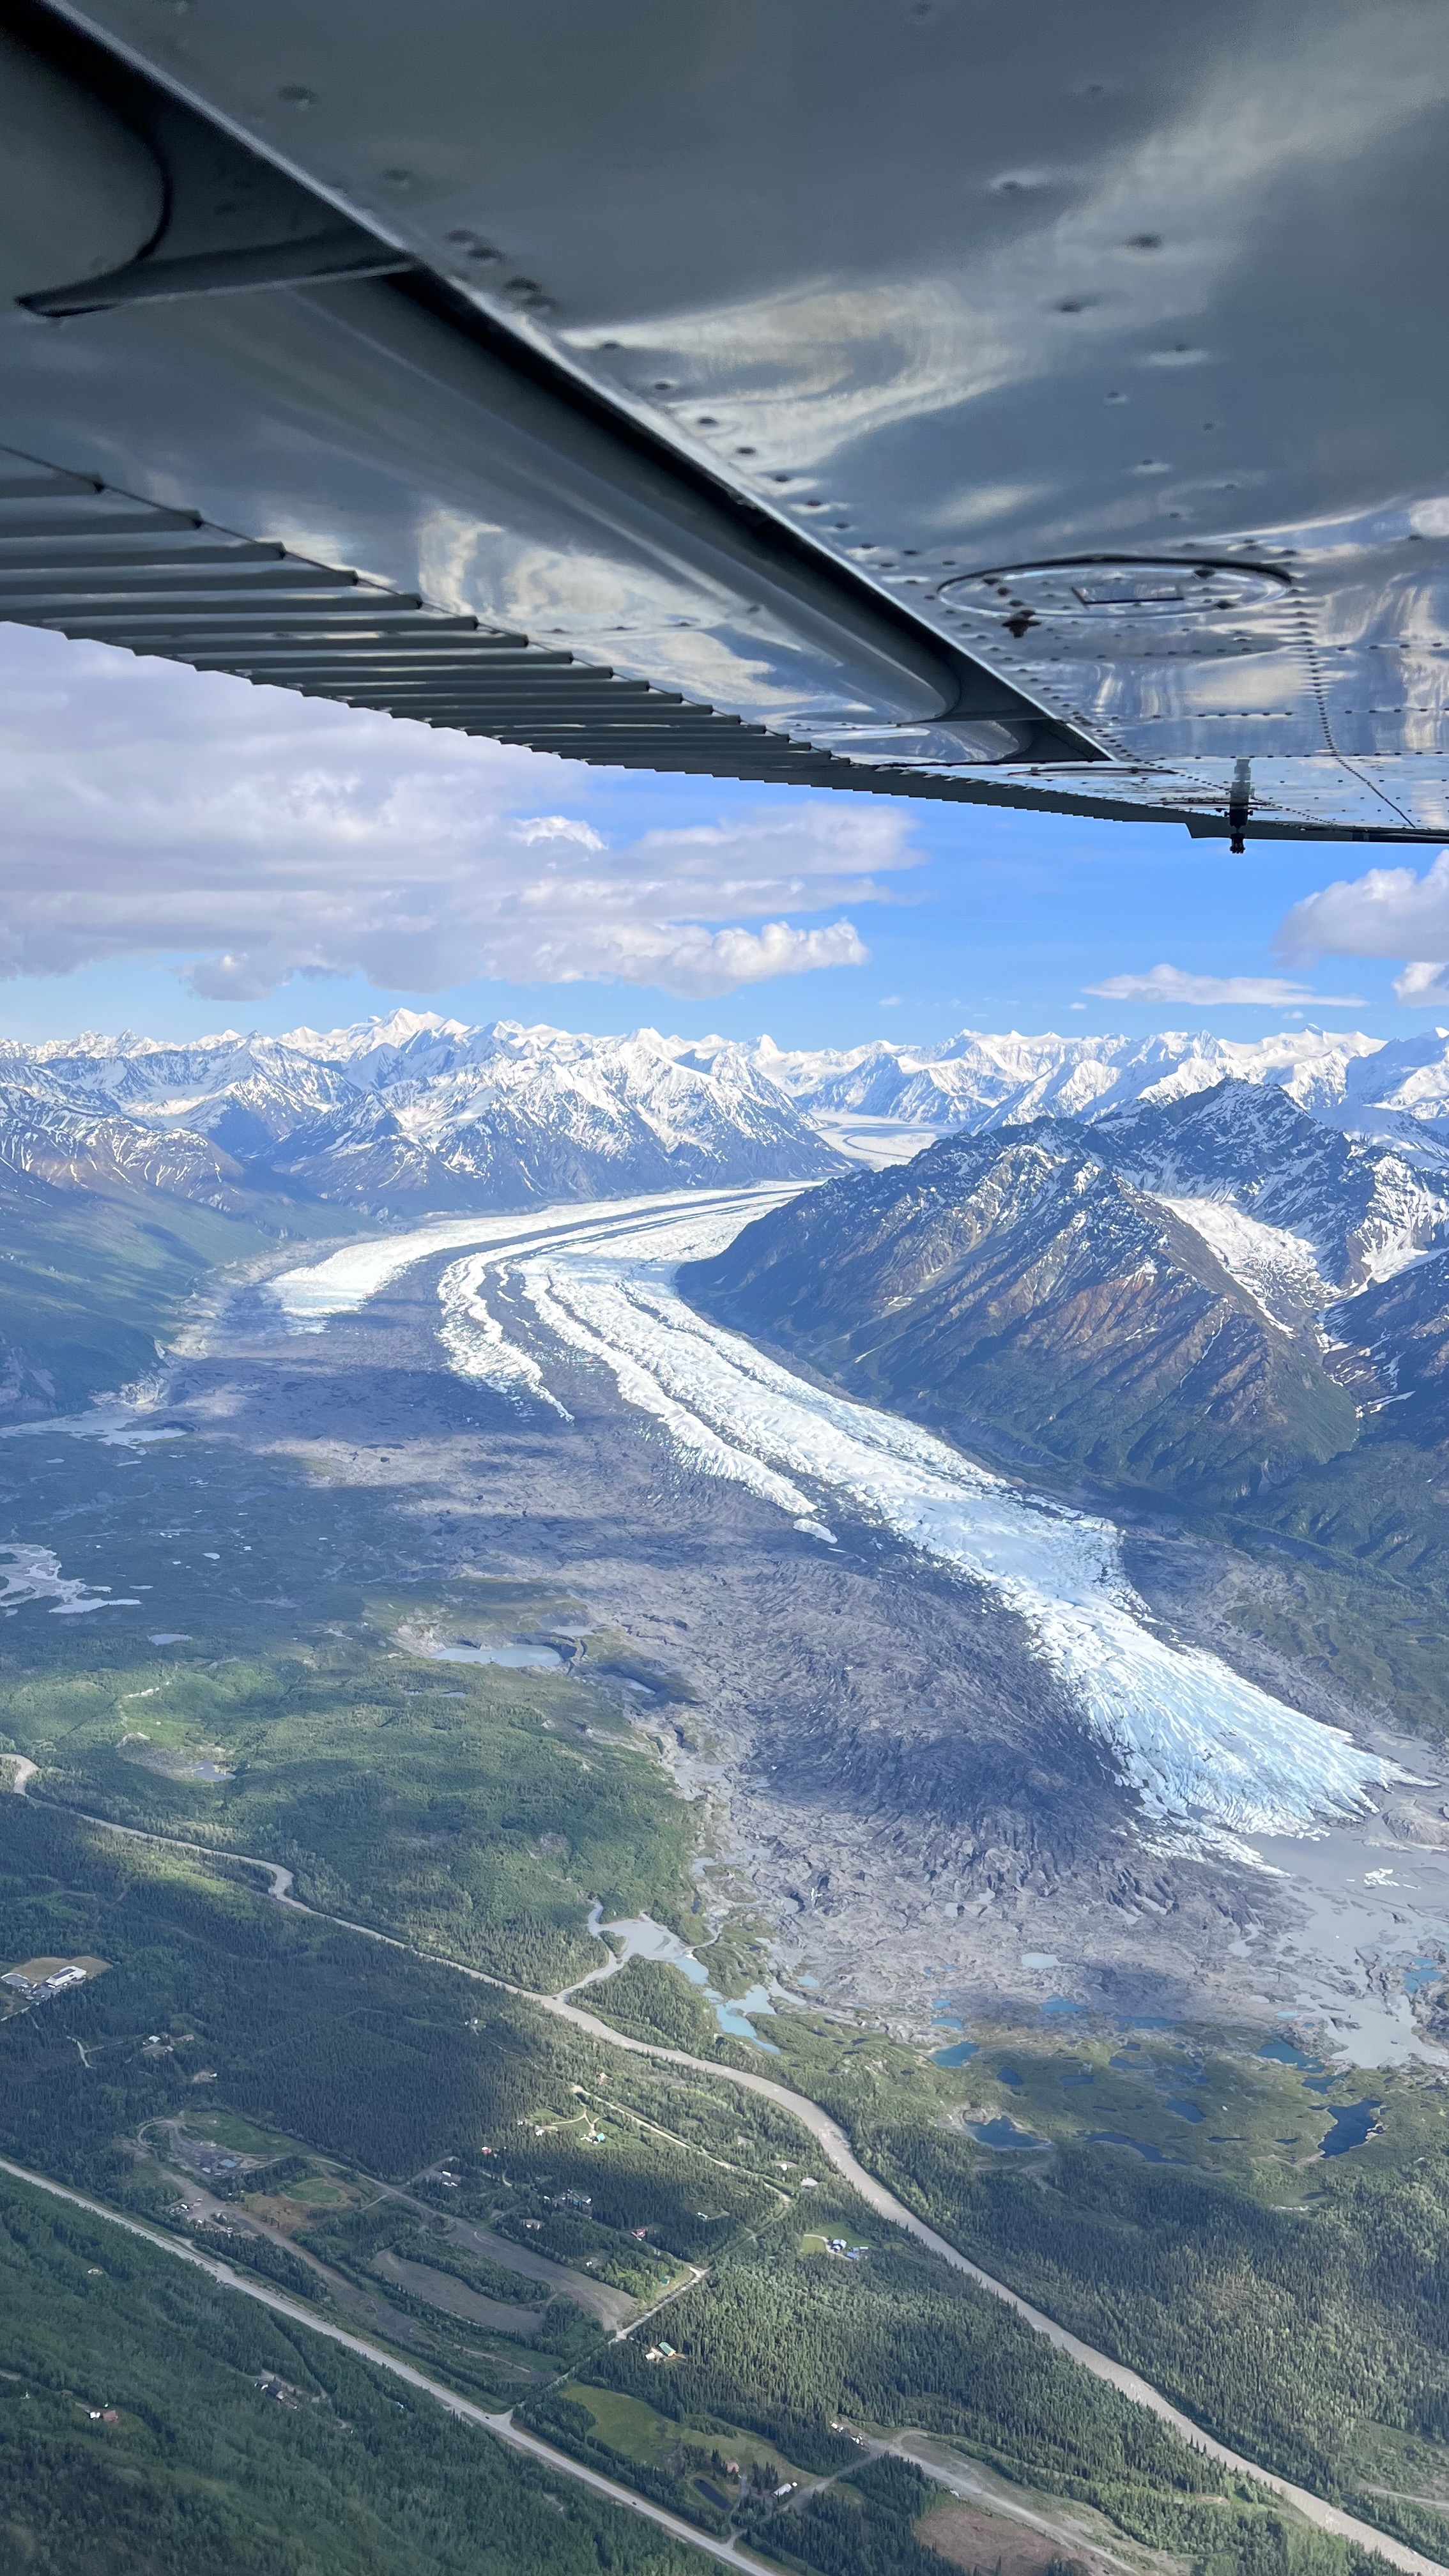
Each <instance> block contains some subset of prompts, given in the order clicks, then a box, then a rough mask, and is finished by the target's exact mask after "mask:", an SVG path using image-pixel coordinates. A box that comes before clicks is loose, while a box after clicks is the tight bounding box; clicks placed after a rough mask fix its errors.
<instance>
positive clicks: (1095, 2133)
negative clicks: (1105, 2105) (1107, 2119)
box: [1088, 2129, 1176, 2165]
mask: <svg viewBox="0 0 1449 2576" xmlns="http://www.w3.org/2000/svg"><path fill="white" fill-rule="evenodd" d="M1088 2144H1089V2145H1090V2146H1093V2147H1130V2148H1131V2149H1132V2151H1133V2153H1134V2155H1139V2156H1141V2158H1142V2161H1143V2163H1144V2164H1149V2165H1170V2164H1174V2163H1175V2162H1176V2158H1175V2157H1173V2156H1165V2155H1164V2154H1163V2152H1162V2149H1161V2148H1160V2147H1153V2146H1149V2145H1148V2144H1147V2142H1146V2140H1145V2139H1142V2138H1129V2137H1127V2136H1126V2134H1125V2133H1124V2132H1123V2131H1122V2130H1121V2129H1093V2130H1091V2131H1090V2132H1089V2135H1088Z"/></svg>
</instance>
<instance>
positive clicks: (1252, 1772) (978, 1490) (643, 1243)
mask: <svg viewBox="0 0 1449 2576" xmlns="http://www.w3.org/2000/svg"><path fill="white" fill-rule="evenodd" d="M755 1213H757V1208H756V1207H755V1206H754V1205H750V1206H746V1207H741V1206H739V1205H738V1203H736V1204H735V1205H733V1206H729V1205H723V1206H722V1205H719V1204H718V1203H716V1204H715V1205H714V1206H713V1207H712V1208H710V1209H708V1210H705V1209H699V1208H696V1209H694V1210H692V1211H690V1212H688V1213H681V1214H679V1215H677V1216H676V1217H675V1218H674V1219H673V1220H672V1221H671V1222H669V1223H661V1222H659V1221H658V1219H657V1218H656V1221H655V1222H654V1223H653V1224H652V1225H650V1226H649V1227H648V1228H647V1229H640V1228H639V1227H638V1226H637V1225H634V1224H632V1223H631V1222H630V1221H629V1220H628V1219H623V1220H622V1221H620V1220H618V1219H616V1220H615V1221H614V1223H613V1224H611V1225H605V1226H600V1227H598V1228H596V1229H593V1230H591V1232H590V1233H589V1236H588V1238H587V1239H586V1240H579V1239H577V1238H574V1239H572V1240H566V1241H562V1242H561V1241H559V1240H558V1239H557V1238H555V1239H554V1240H552V1241H539V1242H538V1243H537V1244H536V1245H535V1246H534V1248H533V1249H532V1250H529V1251H525V1252H523V1253H521V1254H518V1255H515V1256H514V1258H513V1260H512V1261H511V1263H510V1268H511V1269H512V1270H513V1272H514V1273H515V1275H516V1280H517V1284H518V1287H519V1288H520V1290H521V1292H522V1294H523V1296H524V1298H525V1299H526V1301H527V1302H528V1304H529V1305H530V1306H531V1307H532V1310H533V1314H534V1316H535V1318H536V1322H537V1325H538V1327H539V1328H540V1331H541V1333H542V1335H543V1336H544V1337H545V1338H546V1340H552V1341H554V1342H556V1343H562V1344H563V1345H565V1346H566V1347H567V1348H569V1349H571V1350H573V1351H575V1352H577V1353H578V1354H579V1355H580V1356H583V1357H586V1358H588V1359H590V1360H592V1361H594V1362H595V1363H598V1364H602V1365H603V1366H605V1367H606V1368H607V1369H608V1370H609V1372H610V1373H611V1375H612V1377H613V1379H614V1382H615V1384H616V1386H617V1388H618V1391H619V1394H620V1396H621V1397H622V1399H623V1401H624V1402H625V1403H626V1404H628V1405H630V1406H631V1407H633V1408H634V1409H636V1410H638V1411H641V1412H645V1413H647V1414H649V1415H651V1416H652V1418H653V1419H654V1420H655V1421H656V1422H657V1423H658V1424H659V1425H660V1427H661V1429H662V1430H663V1431H664V1432H665V1433H666V1435H667V1436H668V1437H669V1439H670V1440H671V1442H672V1443H673V1445H674V1446H675V1448H676V1449H677V1450H678V1452H679V1453H680V1455H681V1456H682V1457H683V1458H684V1459H685V1460H687V1461H688V1463H689V1464H690V1465H692V1466H693V1467H695V1468H696V1469H698V1470H700V1471H702V1472H704V1473H706V1474H710V1475H715V1476H723V1477H728V1478H730V1479H732V1480H733V1481H735V1482H736V1483H738V1484H740V1485H742V1486H744V1487H746V1488H747V1489H748V1490H749V1491H750V1492H752V1493H754V1494H756V1495H758V1496H759V1498H760V1499H761V1500H762V1501H764V1502H766V1503H768V1504H771V1505H773V1506H774V1507H775V1508H776V1509H777V1510H779V1511H780V1512H782V1513H783V1514H785V1515H786V1516H787V1517H788V1518H789V1519H790V1520H791V1521H792V1522H794V1523H795V1524H796V1526H797V1527H800V1528H802V1529H805V1530H808V1531H810V1532H811V1533H813V1534H816V1535H818V1536H820V1537H822V1538H823V1537H828V1536H829V1535H830V1534H831V1533H830V1531H829V1528H828V1518H829V1515H830V1513H831V1512H832V1510H835V1511H844V1512H847V1513H849V1514H850V1515H851V1516H852V1517H854V1518H857V1519H860V1520H864V1521H866V1522H868V1523H873V1524H874V1525H876V1526H877V1527H884V1528H886V1529H888V1530H889V1531H890V1532H891V1533H892V1535H893V1536H895V1537H896V1538H898V1539H899V1540H901V1541H902V1542H903V1543H904V1544H905V1545H907V1546H909V1547H913V1548H918V1549H919V1550H920V1551H921V1553H922V1554H923V1555H926V1556H929V1557H931V1558H932V1559H934V1560H935V1561H936V1562H937V1563H940V1564H943V1565H946V1566H949V1567H951V1568H952V1569H954V1570H955V1571H957V1572H958V1573H960V1574H963V1575H967V1576H969V1577H971V1578H972V1579H973V1580H974V1581H976V1582H978V1583H980V1584H983V1585H985V1586H987V1587H988V1588H989V1589H990V1590H991V1591H992V1592H993V1593H994V1594H995V1595H996V1597H997V1598H998V1600H999V1601H1000V1602H1001V1603H1002V1605H1003V1606H1004V1607H1006V1608H1008V1609H1010V1610H1012V1611H1014V1612H1016V1613H1017V1614H1018V1615H1019V1616H1020V1617H1021V1618H1022V1619H1023V1621H1024V1622H1025V1624H1026V1626H1027V1628H1028V1630H1029V1632H1030V1633H1031V1635H1032V1637H1033V1639H1034V1641H1035V1644H1036V1648H1037V1651H1038V1652H1039V1653H1040V1654H1041V1656H1042V1657H1043V1659H1044V1660H1045V1662H1046V1663H1047V1664H1048V1665H1049V1667H1050V1668H1051V1670H1052V1671H1053V1672H1054V1673H1055V1674H1056V1676H1057V1677H1058V1679H1059V1680H1060V1681H1061V1683H1062V1684H1063V1686H1064V1688H1065V1690H1066V1691H1067V1693H1068V1695H1069V1697H1070V1698H1071V1700H1072V1701H1073V1703H1074V1704H1075V1705H1076V1707H1077V1708H1078V1709H1079V1710H1080V1711H1081V1714H1082V1717H1083V1721H1084V1723H1085V1724H1086V1725H1087V1726H1088V1727H1089V1728H1090V1730H1091V1731H1092V1733H1093V1734H1094V1735H1095V1736H1096V1737H1097V1739H1098V1741H1099V1742H1100V1743H1101V1744H1102V1745H1103V1746H1104V1748H1105V1749H1106V1751H1107V1752H1108V1755H1109V1758H1110V1759H1111V1760H1112V1762H1113V1764H1114V1767H1115V1768H1116V1769H1117V1771H1118V1772H1119V1774H1120V1776H1121V1777H1122V1778H1123V1779H1124V1781H1125V1782H1126V1783H1127V1784H1128V1785H1129V1786H1130V1788H1131V1789H1132V1790H1133V1792H1134V1793H1135V1796H1136V1798H1137V1801H1138V1804H1139V1807H1140V1810H1141V1813H1142V1817H1143V1820H1144V1825H1145V1827H1146V1829H1147V1832H1148V1836H1149V1839H1150V1840H1151V1841H1153V1842H1154V1844H1155V1845H1156V1847H1157V1848H1159V1849H1177V1850H1181V1851H1192V1850H1194V1849H1196V1850H1216V1851H1218V1852H1221V1853H1224V1854H1227V1855H1229V1856H1231V1857H1233V1858H1236V1859H1238V1860H1240V1861H1244V1862H1247V1863H1250V1864H1253V1865H1255V1866H1262V1865H1263V1864H1262V1863H1261V1862H1259V1860H1258V1856H1257V1855H1256V1854H1255V1853H1254V1852H1253V1851H1252V1849H1251V1845H1250V1843H1249V1841H1248V1839H1247V1838H1248V1837H1250V1836H1252V1835H1255V1834H1281V1835H1305V1834H1314V1833H1319V1832H1323V1831H1325V1830H1327V1829H1328V1827H1329V1826H1331V1825H1333V1824H1339V1823H1343V1822H1345V1821H1347V1820H1349V1819H1351V1818H1356V1817H1362V1816H1365V1815H1369V1814H1372V1813H1373V1811H1374V1810H1373V1800H1372V1796H1371V1794H1370V1793H1371V1792H1372V1791H1373V1790H1374V1789H1376V1788H1380V1789H1381V1788H1384V1787H1387V1786H1388V1785H1389V1784H1390V1783H1391V1782H1392V1781H1394V1780H1395V1779H1402V1778H1404V1777H1405V1776H1406V1775H1405V1774H1403V1773H1401V1772H1399V1771H1398V1770H1397V1769H1396V1767H1395V1766H1394V1765H1393V1764H1392V1763H1390V1762H1388V1761H1386V1760H1384V1759H1381V1758H1380V1757H1379V1756H1377V1755H1375V1754H1372V1753H1368V1752H1365V1751H1363V1750H1361V1749H1360V1748H1359V1747H1358V1746H1356V1745H1355V1744H1354V1743H1353V1741H1352V1739H1351V1737H1350V1736H1349V1735H1347V1734H1346V1733H1345V1732H1344V1731H1343V1730H1342V1729H1340V1728H1338V1727H1333V1726H1329V1725H1325V1724H1323V1723H1321V1722H1320V1721H1319V1720H1317V1719H1315V1718H1311V1717H1307V1716H1305V1715H1304V1714H1303V1713H1302V1712H1301V1711H1300V1710H1297V1709H1293V1708H1290V1707H1288V1706H1287V1705H1286V1704H1285V1703H1284V1702H1283V1701H1281V1700H1277V1699H1275V1698H1273V1697H1272V1696H1271V1695H1270V1694H1269V1693H1268V1692H1266V1691H1264V1690H1261V1689H1259V1688H1258V1687H1257V1685H1256V1684H1254V1683H1252V1682H1250V1681H1247V1680H1245V1679H1244V1678H1243V1677H1242V1676H1241V1675H1240V1674H1237V1673H1235V1672H1233V1671H1232V1670H1231V1668H1230V1667H1229V1666H1228V1665H1226V1664H1224V1663H1222V1662H1221V1661H1219V1659H1218V1658H1217V1657H1215V1656H1213V1655H1210V1654H1208V1653H1206V1652H1204V1651H1202V1650H1201V1649H1199V1648H1195V1647H1189V1646H1182V1645H1178V1644H1175V1643H1173V1642H1172V1641H1171V1640H1170V1639H1168V1638H1166V1637H1164V1636H1162V1635H1160V1634H1158V1633H1156V1632H1155V1630H1154V1627H1153V1625H1152V1623H1151V1614H1150V1613H1149V1612H1148V1610H1147V1608H1146V1605H1145V1604H1144V1603H1143V1602H1142V1601H1141V1600H1140V1599H1139V1598H1138V1596H1137V1595H1136V1594H1135V1593H1134V1592H1133V1590H1132V1587H1131V1585H1130V1583H1129V1582H1128V1580H1127V1577H1126V1575H1125V1572H1124V1570H1123V1566H1122V1561H1121V1554H1120V1548H1119V1544H1118V1538H1117V1533H1116V1531H1115V1529H1114V1528H1113V1526H1112V1525H1111V1523H1110V1522H1107V1521H1105V1520H1101V1519H1097V1518H1094V1517H1092V1516H1091V1515H1089V1514H1086V1513H1082V1512H1077V1511H1074V1510H1072V1509H1071V1508H1070V1507H1068V1506H1065V1505H1062V1504H1058V1503H1055V1502H1052V1501H1049V1500H1044V1499H1041V1498H1037V1497H1033V1496H1032V1495H1030V1494H1027V1493H1023V1492H1021V1491H1020V1490H1019V1489H1018V1488H1017V1487H1015V1486H1014V1485H1011V1484H1009V1483H1008V1482H1007V1481H1006V1480H1005V1479H1004V1478H1002V1477H999V1476H995V1475H993V1474H991V1473H990V1472H989V1471H988V1470H986V1469H984V1468H981V1467H978V1466H975V1465H974V1464H972V1463H971V1462H970V1461H969V1460H967V1459H965V1458H964V1457H962V1456H961V1455H959V1454H958V1453H957V1452H956V1451H955V1450H952V1449H950V1448H948V1447H947V1445H946V1444H945V1443H944V1442H943V1441H941V1440H938V1439H936V1438H935V1437H933V1435H932V1434H931V1433H929V1432H927V1431H924V1430H922V1429H920V1428H918V1427H917V1426H916V1425H915V1424H913V1423H909V1422H906V1421H903V1420H900V1419H899V1418H897V1417H896V1416H894V1415H891V1414H887V1413H883V1412H880V1411H877V1410H876V1409H875V1408H873V1407H871V1406H869V1405H865V1404H859V1403H856V1402H854V1401H852V1400H851V1399H850V1398H848V1397H845V1396H841V1395H837V1394H834V1393H831V1392H830V1391H828V1390H827V1389H824V1388H821V1387H817V1386H813V1385H810V1384H808V1383H806V1382H805V1381H804V1380H803V1379H800V1378H798V1377H796V1376H794V1375H793V1374H792V1373H791V1372H790V1371H789V1370H788V1369H786V1368H784V1367H782V1366H781V1365H779V1364H778V1363H777V1362H775V1361H773V1360H771V1359H768V1358H766V1357H765V1356H764V1354H763V1353H761V1352H760V1351H758V1350H757V1349H756V1348H755V1347H754V1345H753V1344H752V1343H750V1342H748V1341H746V1340H744V1339H743V1338H742V1337H741V1336H739V1335H737V1334H734V1333H730V1332H727V1331H725V1330H724V1329H723V1328H721V1327H720V1326H717V1325H714V1324H712V1323H709V1322H708V1321H706V1320H705V1319H704V1318H702V1317H701V1316H699V1315H697V1314H696V1313H695V1312H694V1310H693V1309H692V1308H691V1307H689V1306H687V1305H686V1304H685V1302H684V1301H683V1299H682V1298H681V1297H680V1295H679V1294H678V1291H677V1288H676V1286H675V1284H674V1275H675V1271H676V1269H677V1266H678V1265H679V1263H681V1262H682V1261H686V1260H696V1259H702V1258H704V1257H707V1256H708V1255H709V1254H710V1253H712V1252H716V1251H719V1250H722V1249H723V1247H724V1245H725V1243H727V1242H728V1241H729V1240H730V1239H731V1238H732V1236H733V1235H734V1233H735V1232H736V1231H737V1230H738V1228H739V1227H740V1225H741V1224H743V1223H745V1222H747V1221H748V1219H749V1217H750V1216H752V1215H753V1214H755ZM489 1267H490V1263H489V1256H487V1255H486V1254H484V1255H480V1256H479V1257H477V1258H476V1259H475V1260H474V1261H473V1262H472V1263H470V1264H469V1265H468V1268H469V1282H468V1294H469V1297H470V1299H471V1300H472V1301H473V1302H474V1303H479V1302H483V1300H484V1290H485V1285H486V1278H487V1273H488V1270H489ZM449 1320H450V1326H451V1338H450V1344H449V1347H450V1353H451V1352H452V1349H453V1345H454V1344H455V1343H456V1341H457V1338H458V1337H459V1335H460V1334H461V1332H462V1331H463V1330H464V1323H463V1319H462V1318H461V1316H460V1314H459V1311H458V1308H457V1306H456V1303H455V1305H454V1307H453V1310H452V1313H451V1315H450V1319H449ZM474 1329H477V1330H479V1331H480V1332H481V1327H475V1328H474ZM505 1339H506V1335H505V1332H504V1327H503V1326H502V1324H501V1323H500V1322H499V1321H498V1319H497V1318H496V1317H491V1316H490V1322H489V1328H488V1334H487V1345H486V1347H487V1353H488V1364H489V1365H490V1366H492V1367H497V1366H498V1364H499V1363H498V1358H497V1353H498V1348H499V1344H500V1342H501V1341H503V1340H505ZM520 1356H523V1355H522V1354H520ZM454 1364H455V1365H457V1364H458V1362H457V1358H456V1356H455V1358H454ZM510 1365H511V1364H510ZM515 1382H516V1381H515ZM555 1400H556V1399H555Z"/></svg>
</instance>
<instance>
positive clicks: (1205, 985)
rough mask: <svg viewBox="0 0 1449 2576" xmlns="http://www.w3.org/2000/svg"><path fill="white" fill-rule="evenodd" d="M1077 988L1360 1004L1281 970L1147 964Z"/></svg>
mask: <svg viewBox="0 0 1449 2576" xmlns="http://www.w3.org/2000/svg"><path fill="white" fill-rule="evenodd" d="M1083 990H1084V991H1086V992H1088V993H1092V994H1095V995H1096V996H1097V997H1098V999H1099V1000H1101V1001H1104V1002H1193V1003H1198V1004H1202V1003H1213V1002H1222V1003H1228V1002H1237V1003H1251V1004H1261V1005H1262V1006H1263V1007H1264V1008H1266V1009H1268V1010H1274V1011H1276V1010H1280V1009H1282V1008H1283V1006H1284V1005H1285V1004H1286V1003H1289V1002H1314V1003H1316V1004H1317V1005H1318V1007H1319V1009H1320V1010H1325V1011H1356V1010H1358V1009H1360V1008H1361V1005H1362V996H1361V995H1360V994H1358V993H1315V992H1314V991H1313V990H1312V988H1311V986H1309V985H1307V984H1292V983H1289V982H1287V981H1286V980H1285V979H1284V977H1283V976H1281V975H1189V974H1186V973H1185V972H1184V970H1183V969H1182V968H1181V967H1180V966H1150V967H1149V968H1148V970H1147V973H1146V974H1145V975H1109V976H1108V977H1107V979H1106V981H1105V982H1104V983H1101V984H1087V985H1085V986H1084V987H1083ZM1073 1007H1074V1008H1075V1007H1076V1005H1075V1004H1074V1005H1073Z"/></svg>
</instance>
